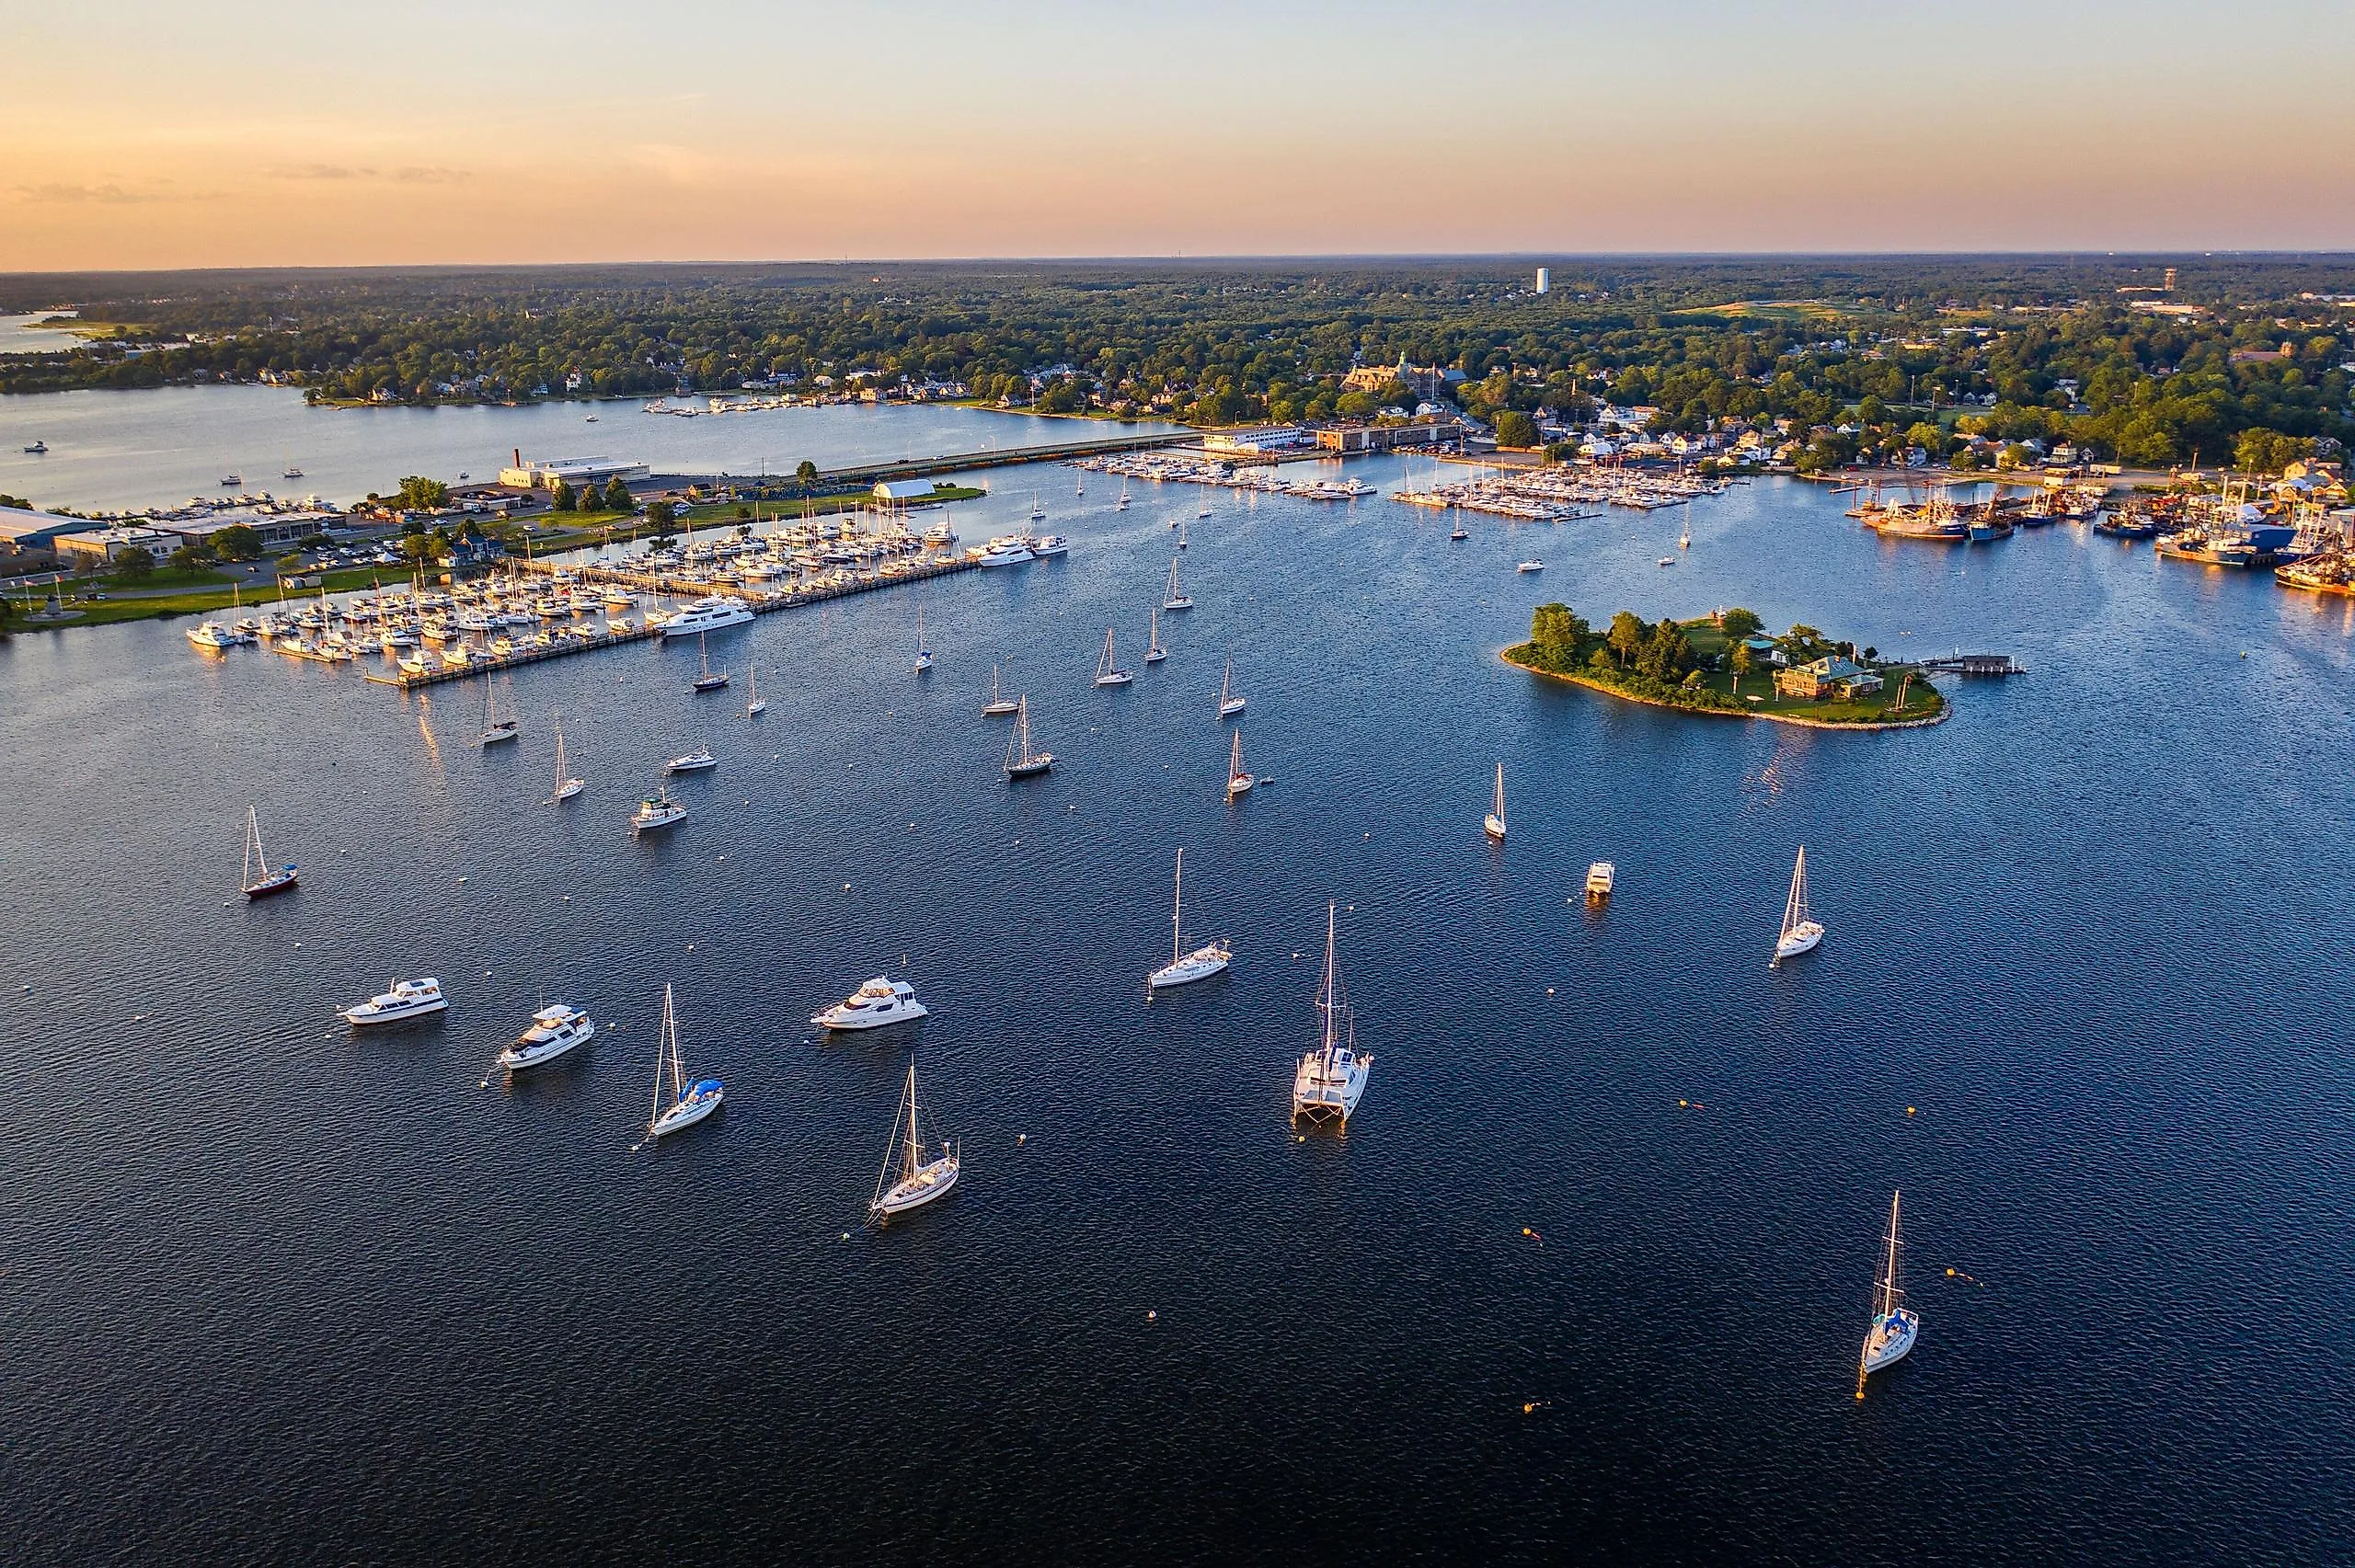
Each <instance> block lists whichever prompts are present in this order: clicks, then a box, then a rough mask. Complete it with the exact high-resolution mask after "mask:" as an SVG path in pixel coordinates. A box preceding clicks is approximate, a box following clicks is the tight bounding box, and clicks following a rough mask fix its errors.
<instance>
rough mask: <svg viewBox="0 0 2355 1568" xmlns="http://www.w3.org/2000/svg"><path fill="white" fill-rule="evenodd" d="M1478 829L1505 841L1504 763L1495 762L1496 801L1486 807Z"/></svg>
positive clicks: (1493, 837) (1497, 839) (1501, 841)
mask: <svg viewBox="0 0 2355 1568" xmlns="http://www.w3.org/2000/svg"><path fill="white" fill-rule="evenodd" d="M1480 830H1481V831H1482V832H1484V833H1486V834H1488V837H1490V838H1492V839H1494V840H1496V841H1497V842H1499V843H1503V842H1504V841H1505V765H1504V764H1503V763H1502V762H1499V763H1498V764H1497V801H1496V804H1495V805H1494V806H1491V807H1488V817H1487V818H1486V819H1485V820H1483V821H1482V822H1481V824H1480Z"/></svg>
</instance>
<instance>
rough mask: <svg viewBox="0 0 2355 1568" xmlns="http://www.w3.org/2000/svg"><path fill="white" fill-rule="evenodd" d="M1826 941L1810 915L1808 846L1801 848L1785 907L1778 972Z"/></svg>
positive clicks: (1777, 946)
mask: <svg viewBox="0 0 2355 1568" xmlns="http://www.w3.org/2000/svg"><path fill="white" fill-rule="evenodd" d="M1822 940H1823V927H1822V925H1821V923H1820V922H1818V921H1815V920H1814V919H1812V918H1810V917H1809V914H1808V912H1807V846H1806V845H1805V844H1801V845H1800V846H1799V858H1798V863H1797V864H1794V865H1793V866H1792V867H1791V896H1790V898H1788V899H1787V900H1786V902H1785V903H1784V905H1783V934H1782V935H1781V936H1779V937H1777V938H1775V958H1774V962H1773V963H1770V964H1768V965H1767V966H1766V967H1768V968H1770V969H1771V968H1774V967H1776V966H1777V965H1779V964H1781V963H1782V961H1783V960H1784V959H1786V958H1796V957H1798V956H1799V955H1800V954H1802V953H1805V952H1808V951H1809V950H1810V949H1811V948H1813V947H1814V946H1815V944H1817V943H1819V942H1821V941H1822Z"/></svg>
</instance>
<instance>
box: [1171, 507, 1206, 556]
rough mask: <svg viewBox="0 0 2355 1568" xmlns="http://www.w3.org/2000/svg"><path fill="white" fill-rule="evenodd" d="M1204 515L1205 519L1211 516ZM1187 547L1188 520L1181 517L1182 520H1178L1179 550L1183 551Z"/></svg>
mask: <svg viewBox="0 0 2355 1568" xmlns="http://www.w3.org/2000/svg"><path fill="white" fill-rule="evenodd" d="M1202 515H1203V516H1204V517H1208V516H1209V515H1210V514H1209V513H1208V512H1204V513H1203V514H1202ZM1185 547H1186V520H1185V519H1184V518H1182V517H1181V518H1179V519H1178V520H1177V548H1179V549H1180V550H1183V549H1184V548H1185Z"/></svg>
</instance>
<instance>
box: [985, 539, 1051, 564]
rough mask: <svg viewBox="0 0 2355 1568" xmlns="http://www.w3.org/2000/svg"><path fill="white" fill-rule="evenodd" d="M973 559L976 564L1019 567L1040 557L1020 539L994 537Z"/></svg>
mask: <svg viewBox="0 0 2355 1568" xmlns="http://www.w3.org/2000/svg"><path fill="white" fill-rule="evenodd" d="M973 559H974V562H975V564H976V565H979V566H983V567H1018V566H1020V565H1022V563H1024V562H1025V561H1035V560H1037V559H1038V557H1037V556H1036V555H1032V554H1031V552H1030V547H1029V546H1028V545H1027V544H1023V543H1021V542H1020V541H1019V540H1015V539H993V540H991V541H990V542H989V544H988V546H987V547H986V548H984V549H983V550H982V552H981V554H979V555H976V556H974V557H973Z"/></svg>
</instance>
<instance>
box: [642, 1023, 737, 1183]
mask: <svg viewBox="0 0 2355 1568" xmlns="http://www.w3.org/2000/svg"><path fill="white" fill-rule="evenodd" d="M723 1093H724V1090H723V1088H722V1086H721V1084H720V1082H719V1080H718V1079H717V1078H698V1079H696V1080H695V1081H694V1082H688V1081H687V1069H686V1063H685V1060H684V1058H683V1057H682V1055H681V1053H680V1049H679V1018H678V1013H676V1012H675V1011H674V1010H673V1008H672V1002H671V988H670V987H669V986H668V985H665V986H664V987H663V988H662V1033H661V1037H660V1039H659V1040H658V1041H657V1042H656V1045H655V1047H654V1111H653V1114H652V1115H651V1116H649V1117H648V1118H647V1121H646V1132H645V1135H644V1136H643V1137H641V1138H639V1139H638V1141H637V1142H636V1143H634V1144H632V1145H630V1150H631V1152H633V1153H635V1152H636V1151H638V1150H640V1149H643V1148H645V1147H646V1146H647V1145H648V1144H649V1143H651V1142H653V1141H654V1140H655V1139H658V1138H667V1137H669V1136H670V1135H671V1134H672V1133H674V1132H677V1131H679V1130H680V1129H681V1128H682V1127H693V1126H695V1123H697V1122H699V1121H701V1120H703V1119H704V1117H706V1116H709V1115H711V1113H712V1112H714V1111H716V1110H718V1109H719V1102H720V1099H721V1097H722V1094H723Z"/></svg>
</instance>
